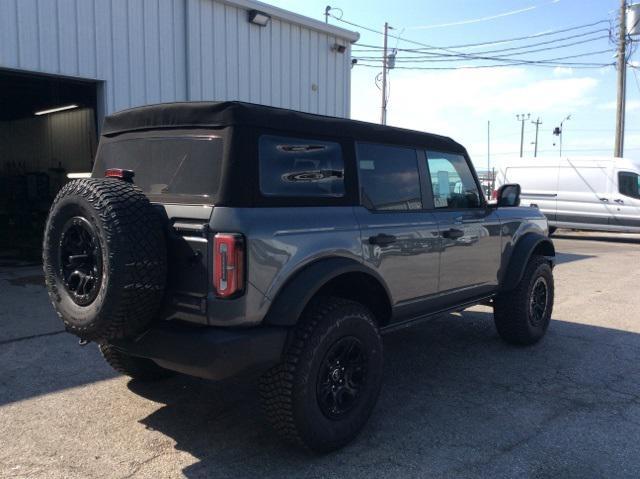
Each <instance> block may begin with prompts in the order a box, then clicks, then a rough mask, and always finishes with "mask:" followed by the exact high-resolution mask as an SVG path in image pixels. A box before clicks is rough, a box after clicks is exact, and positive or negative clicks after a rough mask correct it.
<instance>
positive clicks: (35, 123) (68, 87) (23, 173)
mask: <svg viewBox="0 0 640 479" xmlns="http://www.w3.org/2000/svg"><path fill="white" fill-rule="evenodd" d="M97 98H98V82H92V81H82V80H76V79H68V78H62V77H54V76H46V75H37V74H28V73H16V72H13V71H5V70H0V261H2V260H5V261H6V260H7V259H10V260H15V259H19V260H26V261H38V260H39V258H40V255H41V245H42V235H43V230H44V224H45V220H46V216H47V212H48V210H49V207H50V205H51V203H52V201H53V198H54V197H55V195H56V194H57V192H58V191H59V190H60V188H62V186H63V185H64V184H65V183H66V182H67V181H69V177H70V176H71V177H73V176H74V175H75V174H78V173H87V172H90V171H91V168H92V165H93V159H94V157H95V151H96V145H97V128H96V106H97Z"/></svg>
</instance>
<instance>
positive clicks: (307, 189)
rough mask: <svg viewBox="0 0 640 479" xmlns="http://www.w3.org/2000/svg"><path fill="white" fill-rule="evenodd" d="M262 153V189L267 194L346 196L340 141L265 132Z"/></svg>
mask: <svg viewBox="0 0 640 479" xmlns="http://www.w3.org/2000/svg"><path fill="white" fill-rule="evenodd" d="M258 156H259V162H260V191H261V192H262V194H263V195H265V196H289V197H292V196H293V197H340V196H344V161H343V159H342V148H341V146H340V144H339V143H336V142H333V141H322V140H308V139H300V138H287V137H282V136H272V135H262V136H261V137H260V145H259V154H258Z"/></svg>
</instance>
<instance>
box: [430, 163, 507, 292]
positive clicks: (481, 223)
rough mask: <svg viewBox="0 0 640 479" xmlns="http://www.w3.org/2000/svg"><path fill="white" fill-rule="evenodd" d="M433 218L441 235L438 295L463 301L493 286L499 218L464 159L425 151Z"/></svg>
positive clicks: (496, 272) (497, 257) (492, 289)
mask: <svg viewBox="0 0 640 479" xmlns="http://www.w3.org/2000/svg"><path fill="white" fill-rule="evenodd" d="M426 155H427V165H428V172H429V177H430V180H431V186H432V190H433V199H434V210H433V211H434V213H433V214H434V216H435V218H436V221H437V222H438V228H439V231H440V238H441V246H442V247H441V249H442V252H441V254H440V283H439V288H438V290H439V293H440V294H441V295H443V296H444V295H446V296H449V295H452V296H453V298H452V299H451V301H450V302H462V301H465V300H467V299H471V298H473V297H476V296H480V295H482V294H485V293H490V292H492V291H494V290H495V288H496V286H497V284H498V270H499V268H500V242H501V240H500V228H501V225H500V219H499V217H498V215H497V214H496V212H495V209H493V208H487V206H486V203H485V201H484V199H483V197H482V195H481V193H480V189H479V186H478V183H477V182H476V180H475V177H474V175H473V173H472V170H471V167H470V165H469V162H468V160H467V158H465V157H464V156H463V155H460V154H452V153H445V152H438V151H427V152H426Z"/></svg>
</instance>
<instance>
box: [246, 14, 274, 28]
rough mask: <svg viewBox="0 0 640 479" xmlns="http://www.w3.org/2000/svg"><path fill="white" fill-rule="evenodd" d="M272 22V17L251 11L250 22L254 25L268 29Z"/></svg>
mask: <svg viewBox="0 0 640 479" xmlns="http://www.w3.org/2000/svg"><path fill="white" fill-rule="evenodd" d="M269 20H271V16H270V15H267V14H266V13H264V12H261V11H259V10H249V21H250V22H251V23H253V24H254V25H259V26H261V27H266V26H267V25H268V24H269Z"/></svg>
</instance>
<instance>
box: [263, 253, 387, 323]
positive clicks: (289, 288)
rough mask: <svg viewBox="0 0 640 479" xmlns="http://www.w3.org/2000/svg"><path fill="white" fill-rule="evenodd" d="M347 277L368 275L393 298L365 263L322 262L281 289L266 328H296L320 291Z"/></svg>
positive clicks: (292, 278) (346, 260) (311, 265)
mask: <svg viewBox="0 0 640 479" xmlns="http://www.w3.org/2000/svg"><path fill="white" fill-rule="evenodd" d="M345 273H365V274H368V275H369V276H371V277H373V278H374V279H375V280H376V281H378V282H379V283H380V284H381V285H382V287H383V288H384V290H385V292H386V293H387V298H388V299H390V298H391V295H390V293H389V289H388V288H387V285H386V284H385V282H384V281H383V280H382V278H380V276H379V275H378V273H376V272H375V271H373V270H371V269H369V268H367V267H366V266H364V265H363V264H362V263H359V262H358V261H355V260H353V259H349V258H337V257H332V258H326V259H319V260H316V261H314V262H313V263H311V264H309V265H306V266H305V267H303V268H302V269H301V270H300V271H298V272H297V273H295V274H294V275H293V276H292V277H291V278H289V280H287V282H286V283H285V284H284V285H282V287H281V288H280V289H279V291H278V293H277V295H276V297H275V299H274V300H273V302H272V303H271V306H270V308H269V310H268V311H267V314H266V315H265V317H264V321H263V322H264V324H270V325H277V326H293V325H295V324H296V323H297V322H298V318H299V317H300V315H301V314H302V312H303V311H304V309H305V307H306V306H307V304H308V303H309V301H310V300H311V298H313V296H314V295H315V294H316V293H317V292H318V291H319V290H320V288H322V287H323V286H324V285H325V284H327V283H328V282H329V281H331V280H332V279H334V278H337V277H338V276H340V275H343V274H345Z"/></svg>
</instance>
